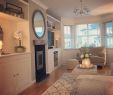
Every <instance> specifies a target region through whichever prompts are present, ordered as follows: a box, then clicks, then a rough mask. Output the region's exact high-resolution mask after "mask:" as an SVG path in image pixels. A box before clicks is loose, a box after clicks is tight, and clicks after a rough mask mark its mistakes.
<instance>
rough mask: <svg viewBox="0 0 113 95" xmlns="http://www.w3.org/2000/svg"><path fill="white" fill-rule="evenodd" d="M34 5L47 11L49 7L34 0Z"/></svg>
mask: <svg viewBox="0 0 113 95" xmlns="http://www.w3.org/2000/svg"><path fill="white" fill-rule="evenodd" d="M32 1H33V2H34V3H36V4H37V5H39V6H40V7H42V8H43V9H45V10H47V9H48V7H47V6H46V5H44V4H43V3H42V2H40V1H39V0H32Z"/></svg>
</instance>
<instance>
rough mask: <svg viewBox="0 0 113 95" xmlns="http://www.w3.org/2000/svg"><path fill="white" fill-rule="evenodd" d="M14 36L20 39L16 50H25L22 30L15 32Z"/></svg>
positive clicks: (20, 51) (19, 51)
mask: <svg viewBox="0 0 113 95" xmlns="http://www.w3.org/2000/svg"><path fill="white" fill-rule="evenodd" d="M14 38H15V39H17V40H18V46H16V47H15V52H17V53H22V52H25V47H24V46H22V32H21V31H17V32H15V33H14Z"/></svg>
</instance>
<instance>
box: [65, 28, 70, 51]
mask: <svg viewBox="0 0 113 95" xmlns="http://www.w3.org/2000/svg"><path fill="white" fill-rule="evenodd" d="M64 47H65V48H67V49H68V48H71V27H70V26H64Z"/></svg>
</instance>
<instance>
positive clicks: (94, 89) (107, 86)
mask: <svg viewBox="0 0 113 95" xmlns="http://www.w3.org/2000/svg"><path fill="white" fill-rule="evenodd" d="M71 95H113V77H112V76H111V77H110V76H93V75H89V76H87V75H86V76H79V77H78V78H77V79H76V85H75V86H74V88H73V90H72V92H71Z"/></svg>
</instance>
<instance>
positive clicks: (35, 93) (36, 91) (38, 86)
mask: <svg viewBox="0 0 113 95" xmlns="http://www.w3.org/2000/svg"><path fill="white" fill-rule="evenodd" d="M71 71H72V70H67V69H66V67H65V66H62V67H60V68H58V69H56V70H55V71H54V72H52V73H51V74H50V76H49V77H48V78H47V79H45V80H44V81H42V82H40V83H35V84H33V85H32V86H31V87H29V88H28V89H26V90H25V91H23V92H22V93H21V94H19V95H41V94H42V93H43V92H44V91H45V90H46V89H47V88H48V87H50V86H51V85H52V84H53V83H54V82H56V81H57V80H58V79H59V77H61V76H62V74H64V73H69V72H71ZM98 73H99V74H100V75H101V74H102V75H110V74H111V70H110V67H108V66H106V67H104V68H100V69H98Z"/></svg>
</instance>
